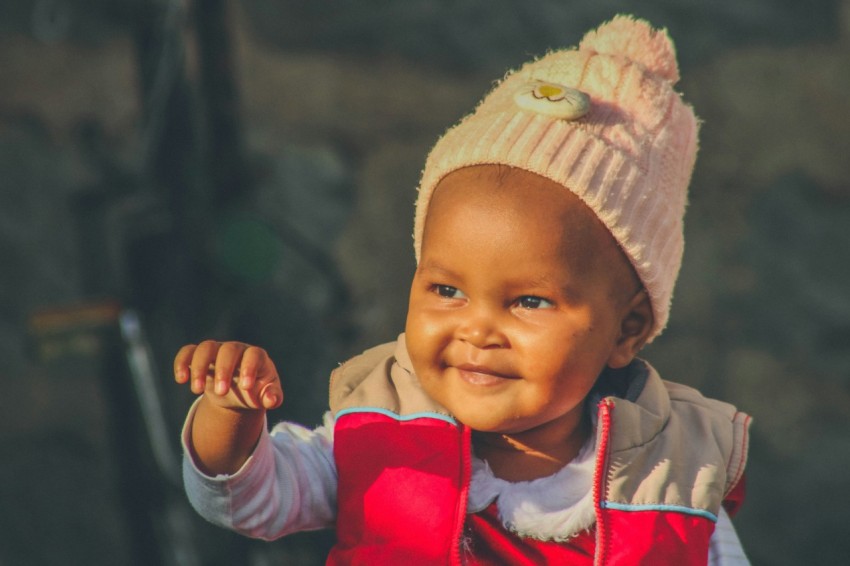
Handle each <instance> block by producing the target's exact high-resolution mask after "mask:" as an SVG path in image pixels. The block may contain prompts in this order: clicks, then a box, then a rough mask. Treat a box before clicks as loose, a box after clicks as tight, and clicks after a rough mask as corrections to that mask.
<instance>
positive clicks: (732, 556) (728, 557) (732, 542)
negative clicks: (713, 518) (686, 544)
mask: <svg viewBox="0 0 850 566" xmlns="http://www.w3.org/2000/svg"><path fill="white" fill-rule="evenodd" d="M708 566H750V561H749V559H748V558H747V555H746V554H744V548H743V547H742V546H741V541H740V539H738V533H736V532H735V527H734V525H732V520H731V519H730V518H729V515H728V514H727V513H726V511H725V510H724V509H723V506H721V507H720V513H719V514H718V515H717V524H716V525H715V527H714V533H713V534H712V535H711V540H709V543H708Z"/></svg>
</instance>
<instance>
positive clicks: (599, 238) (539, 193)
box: [425, 165, 631, 285]
mask: <svg viewBox="0 0 850 566" xmlns="http://www.w3.org/2000/svg"><path fill="white" fill-rule="evenodd" d="M458 210H465V211H470V212H471V213H475V211H478V210H481V211H485V212H492V213H494V214H496V215H497V218H498V221H500V222H504V223H510V225H511V226H512V227H513V228H514V229H515V230H517V231H519V233H520V234H521V235H522V237H523V238H524V239H525V240H526V241H527V243H528V244H529V246H534V243H535V241H537V240H538V239H539V240H542V239H543V238H544V237H546V236H547V235H548V236H551V231H553V230H554V231H556V232H557V235H558V236H559V241H560V248H561V255H562V257H563V259H564V261H566V262H567V263H568V264H569V266H570V267H571V268H573V269H581V270H588V271H598V272H599V273H598V275H599V276H602V277H605V276H606V274H610V275H611V276H612V277H615V278H616V279H617V280H618V281H624V278H623V273H624V270H626V271H628V272H629V273H631V266H630V264H629V261H628V259H626V256H625V255H624V253H623V251H622V249H621V248H620V246H619V244H618V243H617V241H616V240H615V239H614V236H613V235H612V234H611V233H610V232H609V230H608V228H607V227H606V226H605V225H604V224H603V223H602V221H601V220H600V219H599V218H598V217H597V216H596V214H595V213H594V212H593V210H592V209H591V208H590V207H589V206H587V205H586V204H585V203H584V202H583V201H582V200H581V199H580V198H579V197H578V196H577V195H575V194H574V193H573V192H572V191H570V190H569V189H568V188H567V187H564V186H563V185H561V184H559V183H557V182H555V181H552V180H550V179H548V178H546V177H543V176H541V175H537V174H535V173H531V172H529V171H525V170H522V169H516V168H512V167H507V166H502V165H479V166H474V167H466V168H463V169H458V170H456V171H453V172H452V173H450V174H448V175H446V176H445V177H444V178H443V179H442V180H441V181H440V183H439V184H438V185H437V187H436V189H435V191H434V193H433V196H432V199H431V203H430V205H429V210H428V217H426V229H425V231H426V233H427V231H428V225H429V224H430V222H429V220H431V219H432V218H431V217H432V215H434V216H438V217H439V216H441V215H444V214H448V213H450V212H452V211H454V212H457V211H458ZM541 226H546V227H547V230H548V231H547V232H544V231H541ZM628 279H629V280H630V279H631V278H630V277H629V278H628ZM626 284H628V285H630V283H626Z"/></svg>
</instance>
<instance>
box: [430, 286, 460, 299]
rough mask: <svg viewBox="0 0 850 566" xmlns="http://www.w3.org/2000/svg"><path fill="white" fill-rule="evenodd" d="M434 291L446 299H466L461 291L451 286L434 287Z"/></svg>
mask: <svg viewBox="0 0 850 566" xmlns="http://www.w3.org/2000/svg"><path fill="white" fill-rule="evenodd" d="M434 291H435V292H436V293H437V294H438V295H440V296H441V297H445V298H446V299H463V298H464V297H466V295H464V294H463V291H461V290H460V289H458V288H457V287H452V286H451V285H434Z"/></svg>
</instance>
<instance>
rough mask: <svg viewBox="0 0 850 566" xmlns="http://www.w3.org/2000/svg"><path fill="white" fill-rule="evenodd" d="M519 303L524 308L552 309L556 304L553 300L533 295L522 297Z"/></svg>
mask: <svg viewBox="0 0 850 566" xmlns="http://www.w3.org/2000/svg"><path fill="white" fill-rule="evenodd" d="M517 304H518V305H519V306H520V307H522V308H524V309H551V308H552V307H554V306H555V305H554V304H553V303H552V301H547V300H546V299H544V298H542V297H535V296H533V295H525V296H523V297H520V298H519V300H518V301H517Z"/></svg>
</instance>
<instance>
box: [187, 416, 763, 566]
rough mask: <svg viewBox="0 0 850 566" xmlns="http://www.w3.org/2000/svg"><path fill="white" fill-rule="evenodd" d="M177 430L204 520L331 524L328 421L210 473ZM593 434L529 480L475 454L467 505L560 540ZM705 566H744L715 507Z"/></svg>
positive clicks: (590, 511) (587, 505)
mask: <svg viewBox="0 0 850 566" xmlns="http://www.w3.org/2000/svg"><path fill="white" fill-rule="evenodd" d="M194 412H195V407H194V406H193V408H192V409H191V410H190V412H189V415H188V417H187V419H186V424H185V426H184V428H183V447H184V454H185V456H184V460H183V478H184V483H185V488H186V493H187V495H188V497H189V501H190V502H191V503H192V506H193V507H194V508H195V509H196V510H197V511H198V512H199V513H200V514H201V516H203V517H204V518H206V519H207V520H209V521H211V522H212V523H215V524H217V525H219V526H222V527H225V528H228V529H232V530H235V531H237V532H239V533H241V534H244V535H246V536H250V537H253V538H259V539H264V540H273V539H276V538H279V537H281V536H284V535H287V534H291V533H294V532H298V531H305V530H316V529H322V528H328V527H332V526H333V525H334V521H335V519H336V489H337V472H336V466H335V465H334V458H333V420H332V417H331V416H330V413H328V414H326V415H325V422H324V424H323V425H322V426H319V427H317V428H316V429H313V430H310V429H307V428H305V427H303V426H300V425H297V424H292V423H281V424H278V425H277V426H275V427H274V429H272V431H271V432H268V430H267V428H264V429H263V432H262V434H261V436H260V440H259V442H258V444H257V446H256V448H255V449H254V452H253V454H252V455H251V457H250V458H249V459H248V460H247V461H246V462H245V464H244V465H243V466H242V468H241V469H240V470H238V471H237V472H236V473H235V474H232V475H218V476H215V477H210V476H207V475H205V474H203V473H202V472H201V471H200V469H199V468H198V466H197V465H196V463H195V462H194V461H193V460H192V454H193V452H192V450H191V434H190V433H191V426H192V419H193V418H194ZM594 455H595V435H593V434H591V435H590V439H589V440H588V443H587V444H586V445H585V446H584V447H583V448H582V450H581V451H580V453H579V454H578V456H577V457H576V458H575V459H574V460H573V461H571V462H570V463H569V464H567V465H566V466H564V467H563V468H562V469H561V470H560V471H558V472H557V473H555V474H553V475H551V476H547V477H544V478H539V479H536V480H532V481H527V482H508V481H505V480H502V479H499V478H496V477H495V476H494V475H493V473H492V471H490V469H489V467H488V466H487V464H486V462H484V461H483V460H479V459H477V458H473V470H472V480H471V483H470V491H469V501H468V511H469V512H470V513H476V512H479V511H481V510H483V509H484V508H486V507H487V506H488V505H489V504H490V503H492V502H493V501H494V500H498V503H497V505H498V508H499V514H500V517H501V519H502V522H503V524H504V526H505V527H506V528H507V529H509V530H511V531H513V532H515V533H517V534H519V535H521V536H524V537H531V538H537V539H540V540H556V541H562V540H567V539H569V538H570V537H571V536H572V535H575V534H578V533H580V532H582V531H584V530H586V529H588V528H591V527H593V524H594V522H595V514H594V508H593V498H592V489H591V488H592V484H593V467H594ZM708 564H709V566H747V565H749V560H748V559H747V557H746V555H745V554H744V550H743V548H742V547H741V543H740V540H739V539H738V535H737V533H736V532H735V528H734V526H733V525H732V521H731V520H730V519H729V516H728V515H727V514H726V512H725V511H724V510H723V509H722V508H721V510H720V513H719V514H718V520H717V525H716V527H715V530H714V534H713V535H712V537H711V540H710V543H709V556H708Z"/></svg>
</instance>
